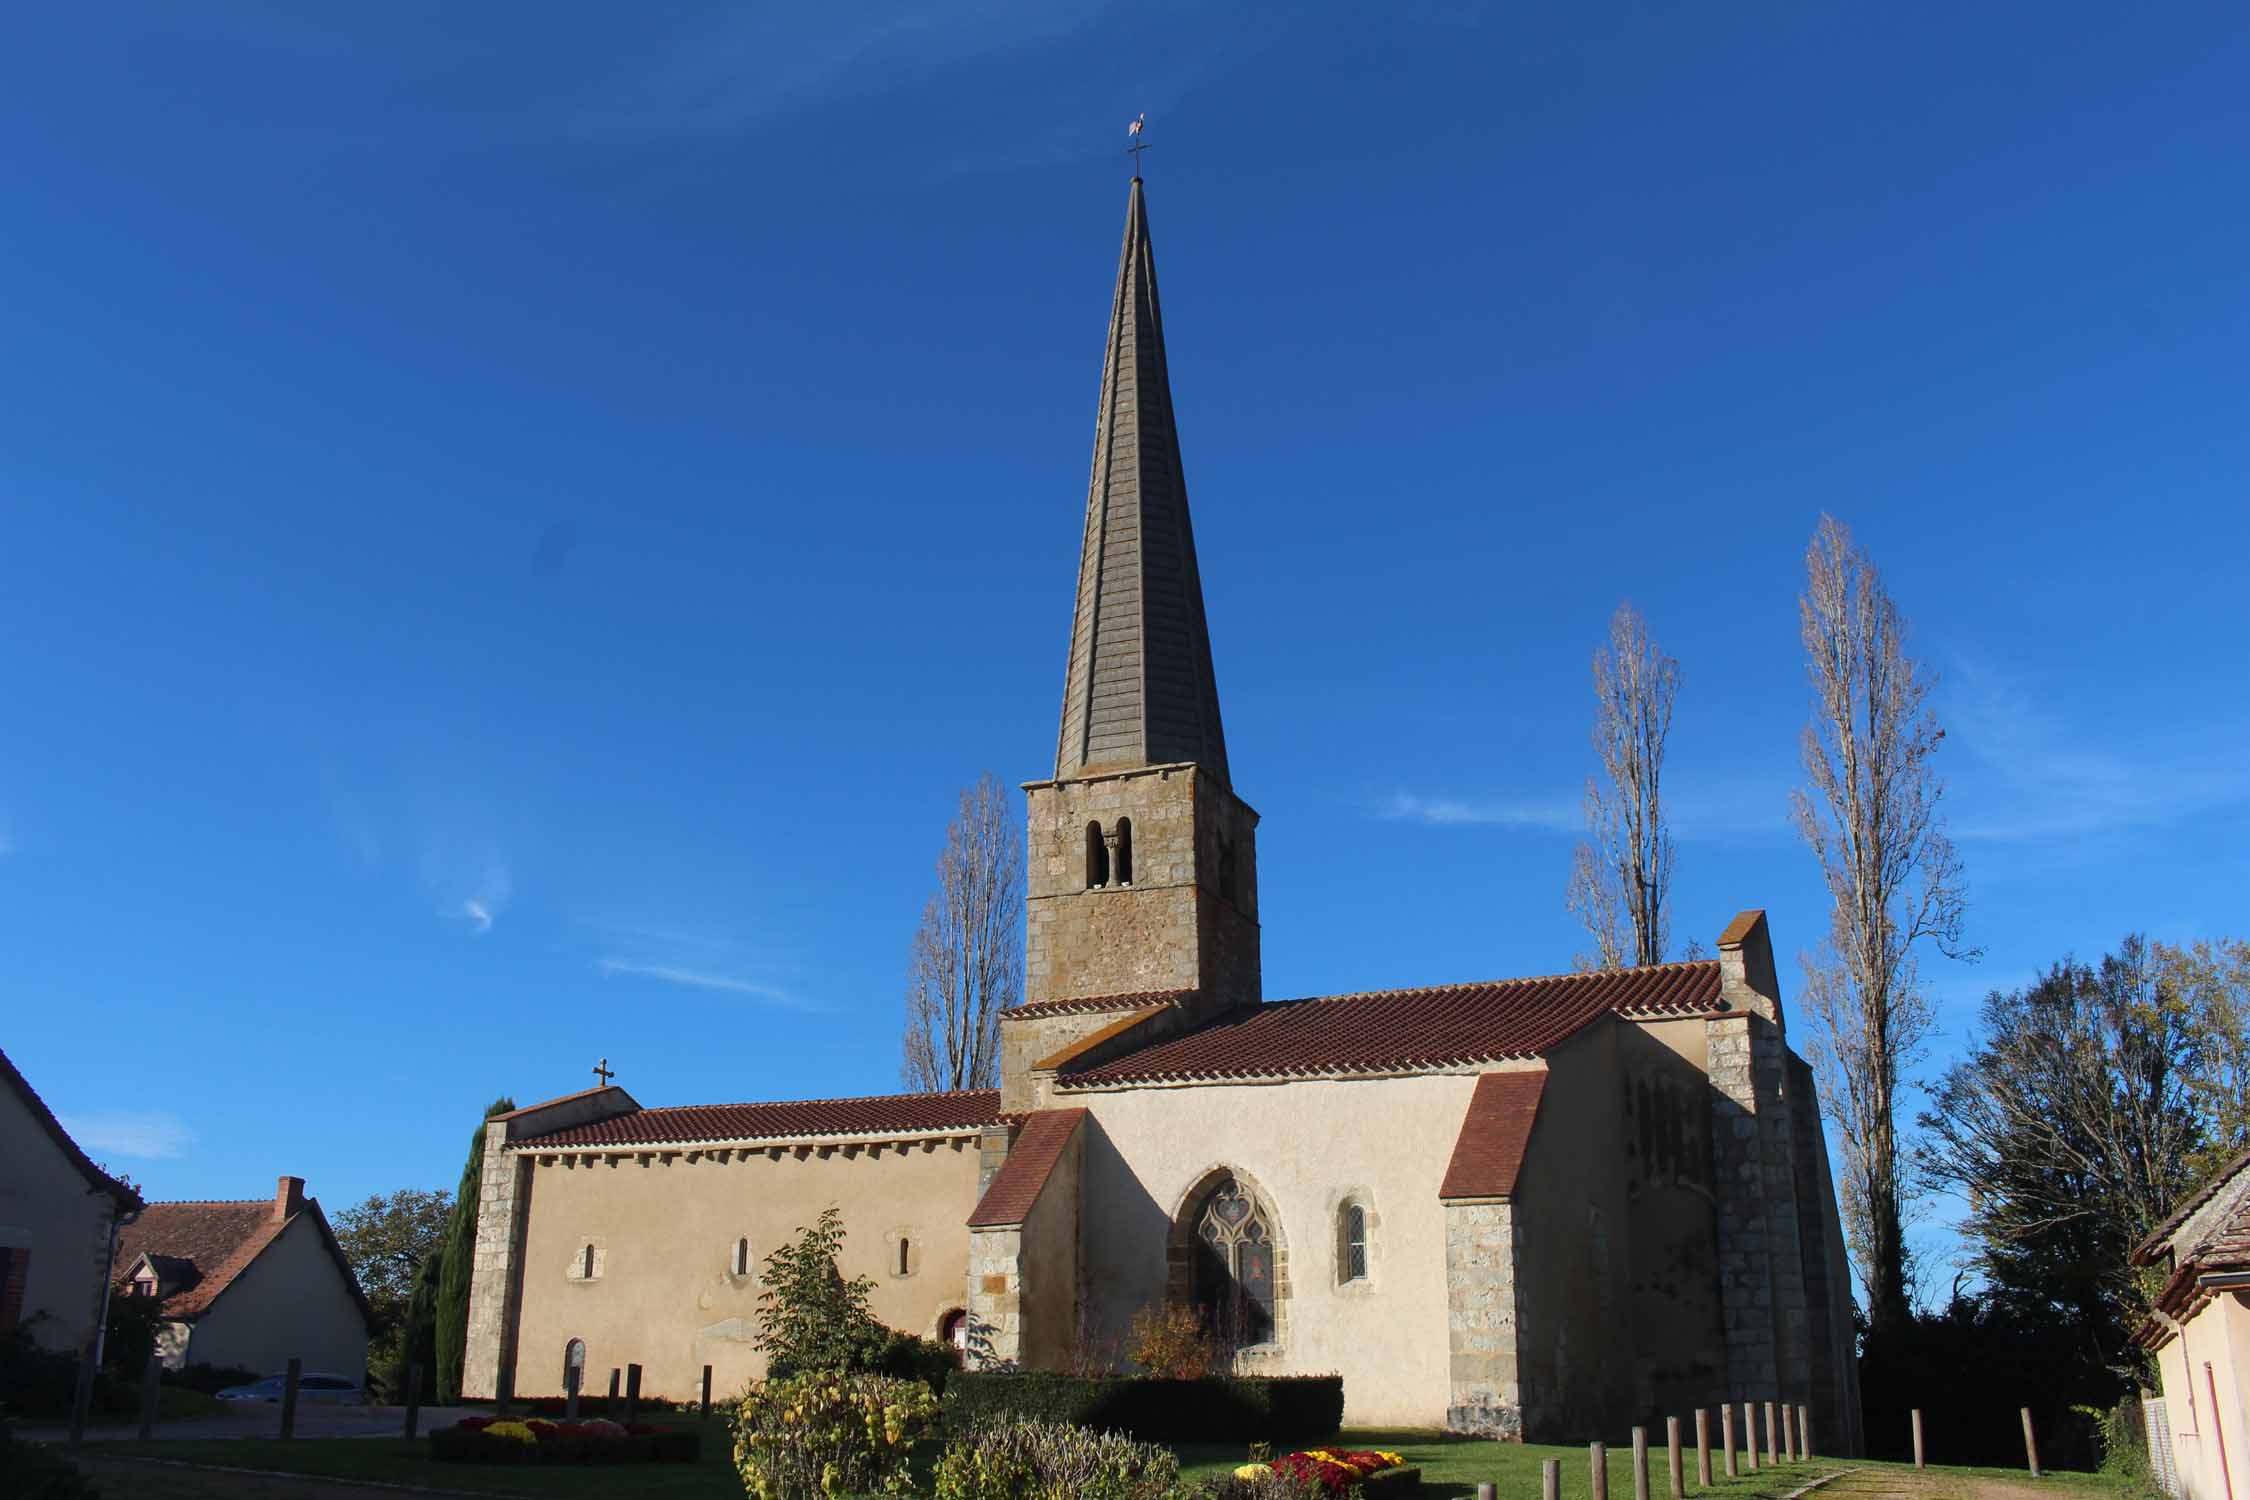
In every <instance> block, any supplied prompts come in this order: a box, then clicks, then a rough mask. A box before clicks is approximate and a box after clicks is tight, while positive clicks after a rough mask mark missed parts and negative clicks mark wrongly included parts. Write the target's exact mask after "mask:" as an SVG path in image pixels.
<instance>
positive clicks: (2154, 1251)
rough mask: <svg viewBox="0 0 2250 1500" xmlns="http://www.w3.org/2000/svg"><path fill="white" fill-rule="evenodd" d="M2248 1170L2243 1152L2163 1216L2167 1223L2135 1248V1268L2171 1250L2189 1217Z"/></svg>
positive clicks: (2248, 1161) (2249, 1153)
mask: <svg viewBox="0 0 2250 1500" xmlns="http://www.w3.org/2000/svg"><path fill="white" fill-rule="evenodd" d="M2245 1167H2250V1151H2245V1152H2243V1153H2242V1154H2241V1155H2239V1156H2237V1157H2235V1158H2234V1160H2232V1161H2230V1162H2228V1163H2227V1164H2226V1165H2225V1166H2223V1167H2221V1168H2219V1170H2218V1171H2216V1172H2214V1173H2212V1174H2211V1177H2210V1179H2209V1180H2208V1181H2206V1182H2205V1183H2204V1184H2203V1185H2202V1186H2201V1187H2199V1188H2197V1189H2196V1190H2195V1191H2194V1192H2192V1193H2190V1194H2188V1195H2187V1196H2186V1197H2185V1198H2182V1199H2181V1200H2180V1201H2179V1203H2178V1205H2177V1206H2175V1207H2174V1208H2173V1210H2172V1211H2171V1212H2170V1213H2168V1214H2166V1215H2165V1216H2164V1222H2163V1223H2161V1224H2159V1225H2157V1226H2156V1227H2155V1228H2154V1229H2152V1230H2150V1231H2149V1232H2148V1233H2147V1234H2146V1235H2145V1236H2143V1237H2142V1239H2141V1242H2140V1243H2139V1244H2138V1245H2135V1246H2134V1247H2133V1252H2132V1259H2133V1264H2134V1265H2136V1266H2145V1265H2148V1264H2149V1263H2150V1262H2152V1261H2154V1260H2155V1259H2156V1258H2157V1257H2158V1256H2159V1255H2161V1254H2163V1253H2164V1251H2165V1250H2166V1249H2167V1248H2168V1246H2169V1242H2170V1240H2171V1238H2172V1236H2173V1235H2175V1234H2178V1233H2179V1232H2180V1226H2181V1225H2183V1224H2185V1223H2187V1221H2188V1218H2189V1216H2190V1215H2192V1214H2193V1213H2194V1212H2195V1211H2196V1210H2197V1209H2199V1208H2201V1207H2202V1206H2203V1205H2204V1204H2206V1203H2208V1202H2210V1201H2211V1198H2212V1195H2213V1194H2215V1193H2217V1192H2218V1191H2219V1189H2220V1188H2223V1187H2225V1186H2226V1185H2227V1184H2228V1183H2230V1182H2232V1181H2233V1180H2234V1177H2235V1174H2236V1173H2237V1172H2240V1171H2241V1170H2242V1169H2243V1168H2245Z"/></svg>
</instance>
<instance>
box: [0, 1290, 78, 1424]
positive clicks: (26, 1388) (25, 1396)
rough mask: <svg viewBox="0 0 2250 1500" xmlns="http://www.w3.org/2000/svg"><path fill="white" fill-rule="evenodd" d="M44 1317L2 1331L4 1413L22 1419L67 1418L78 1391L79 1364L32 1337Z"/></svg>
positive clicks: (0, 1395)
mask: <svg viewBox="0 0 2250 1500" xmlns="http://www.w3.org/2000/svg"><path fill="white" fill-rule="evenodd" d="M44 1316H45V1315H44V1314H40V1313H34V1314H33V1315H32V1316H31V1317H28V1318H25V1319H24V1320H23V1321H22V1322H20V1323H17V1324H16V1325H14V1326H13V1327H11V1328H7V1329H0V1411H5V1412H7V1413H9V1414H11V1415H13V1416H19V1417H67V1416H69V1415H70V1404H71V1402H72V1401H73V1400H74V1399H75V1398H76V1396H77V1392H78V1361H77V1359H76V1358H75V1357H73V1356H72V1355H69V1354H65V1353H63V1352H62V1351H61V1350H59V1349H49V1348H48V1347H46V1346H45V1345H44V1344H42V1343H40V1342H39V1341H38V1340H37V1339H36V1338H34V1337H32V1333H33V1330H34V1328H35V1326H36V1325H37V1324H38V1323H39V1322H40V1321H42V1319H43V1318H44Z"/></svg>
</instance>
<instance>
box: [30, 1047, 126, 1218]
mask: <svg viewBox="0 0 2250 1500" xmlns="http://www.w3.org/2000/svg"><path fill="white" fill-rule="evenodd" d="M0 1084H5V1085H7V1086H8V1087H9V1088H11V1089H13V1090H15V1093H16V1097H17V1098H19V1099H21V1100H23V1106H24V1108H25V1109H28V1110H30V1111H31V1117H32V1119H34V1120H36V1121H38V1122H39V1128H40V1129H41V1130H44V1131H45V1132H46V1133H47V1138H48V1139H49V1140H51V1141H53V1142H54V1143H55V1147H56V1149H57V1150H59V1151H61V1152H62V1154H63V1155H64V1156H66V1157H68V1158H69V1159H70V1164H71V1165H72V1166H73V1167H75V1168H77V1169H78V1175H79V1176H81V1177H83V1178H85V1179H86V1186H88V1187H90V1188H92V1189H93V1190H94V1191H95V1192H97V1193H107V1194H109V1196H110V1197H111V1198H113V1199H115V1200H116V1202H117V1206H118V1207H119V1208H120V1209H123V1210H125V1211H127V1212H131V1211H132V1210H133V1209H136V1208H139V1207H140V1206H141V1195H140V1194H139V1193H136V1192H134V1191H133V1190H132V1189H131V1188H129V1187H127V1186H126V1185H125V1184H124V1183H122V1182H119V1181H118V1180H117V1179H116V1178H114V1177H112V1176H110V1175H109V1174H108V1173H107V1172H104V1171H103V1170H102V1169H101V1168H100V1167H97V1166H95V1165H94V1161H93V1158H92V1157H90V1156H88V1155H87V1154H86V1153H85V1152H84V1151H81V1150H80V1149H79V1148H78V1143H77V1142H76V1141H74V1140H72V1139H71V1138H70V1132H69V1131H67V1130H65V1129H63V1126H62V1121H60V1120H58V1119H56V1118H55V1112H54V1111H53V1110H51V1109H49V1108H48V1107H47V1101H46V1100H44V1099H42V1098H40V1097H39V1091H38V1090H37V1089H35V1088H33V1087H32V1086H31V1081H30V1080H29V1079H27V1078H25V1077H24V1076H23V1074H22V1073H20V1072H18V1071H17V1070H16V1065H15V1064H14V1063H12V1062H10V1061H9V1060H8V1054H7V1053H5V1052H0Z"/></svg>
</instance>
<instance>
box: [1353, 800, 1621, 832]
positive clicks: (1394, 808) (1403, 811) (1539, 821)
mask: <svg viewBox="0 0 2250 1500" xmlns="http://www.w3.org/2000/svg"><path fill="white" fill-rule="evenodd" d="M1381 813H1382V816H1383V817H1385V818H1388V819H1390V820H1392V821H1393V822H1399V823H1427V824H1430V825H1431V826H1433V827H1438V828H1455V827H1468V826H1474V825H1479V824H1483V825H1491V826H1497V827H1503V828H1543V829H1546V830H1548V831H1549V832H1553V833H1570V832H1574V831H1575V830H1577V829H1579V828H1581V827H1583V826H1584V824H1585V814H1584V813H1583V812H1582V811H1581V810H1580V809H1579V807H1578V806H1577V804H1575V803H1570V802H1563V801H1560V800H1548V801H1542V800H1539V799H1537V798H1497V799H1490V800H1476V799H1464V798H1458V797H1424V796H1421V795H1418V794H1417V793H1414V792H1393V793H1392V794H1391V796H1390V798H1389V800H1387V801H1386V802H1384V803H1383V804H1382V807H1381Z"/></svg>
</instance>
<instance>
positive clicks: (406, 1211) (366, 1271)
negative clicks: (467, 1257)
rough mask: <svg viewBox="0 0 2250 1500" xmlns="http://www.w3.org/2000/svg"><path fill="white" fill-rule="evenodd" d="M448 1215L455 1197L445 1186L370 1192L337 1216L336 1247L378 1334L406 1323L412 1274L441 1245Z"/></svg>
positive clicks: (411, 1289) (411, 1287) (450, 1214)
mask: <svg viewBox="0 0 2250 1500" xmlns="http://www.w3.org/2000/svg"><path fill="white" fill-rule="evenodd" d="M452 1215H453V1195H452V1194H451V1193H448V1192H446V1191H445V1190H444V1189H443V1188H438V1189H435V1190H431V1189H427V1188H400V1189H399V1190H398V1191H397V1192H395V1193H388V1194H385V1193H375V1194H371V1195H370V1196H369V1197H368V1198H367V1200H366V1201H365V1202H363V1203H357V1204H354V1205H353V1206H352V1207H350V1208H347V1209H345V1210H344V1211H343V1212H342V1213H340V1214H338V1215H336V1224H335V1228H336V1243H337V1244H338V1245H341V1246H342V1247H343V1250H344V1259H346V1260H348V1261H350V1262H351V1266H352V1272H353V1274H354V1275H356V1276H358V1277H359V1289H360V1290H361V1291H363V1292H365V1293H366V1294H367V1301H368V1305H369V1306H371V1307H373V1308H374V1309H375V1321H376V1326H377V1329H378V1330H379V1331H380V1330H385V1329H393V1328H396V1327H398V1326H399V1324H400V1323H402V1322H404V1321H405V1318H406V1304H407V1299H408V1298H410V1297H411V1296H412V1295H413V1294H414V1273H415V1272H416V1271H418V1270H420V1269H421V1266H422V1262H423V1261H424V1260H426V1259H428V1257H429V1254H430V1252H431V1251H433V1250H435V1249H436V1248H437V1247H438V1246H439V1245H440V1244H442V1243H444V1240H445V1230H446V1224H447V1221H448V1220H450V1219H451V1218H452Z"/></svg>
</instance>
